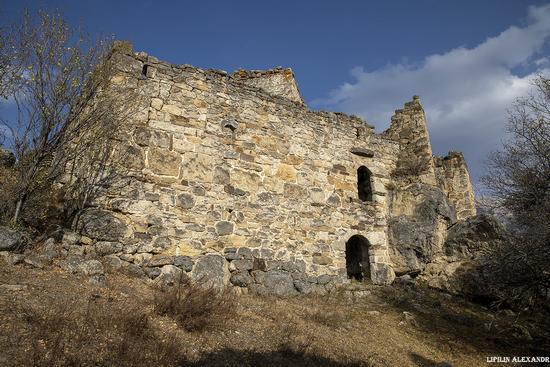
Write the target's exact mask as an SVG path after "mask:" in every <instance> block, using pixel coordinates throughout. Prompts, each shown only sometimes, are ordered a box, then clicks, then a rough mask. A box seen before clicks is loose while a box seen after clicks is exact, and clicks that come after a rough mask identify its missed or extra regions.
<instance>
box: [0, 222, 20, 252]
mask: <svg viewBox="0 0 550 367" xmlns="http://www.w3.org/2000/svg"><path fill="white" fill-rule="evenodd" d="M22 239H23V236H22V235H21V233H19V232H17V231H14V230H12V229H9V228H8V227H4V226H0V251H12V250H15V249H17V248H18V247H19V246H20V245H21V241H22Z"/></svg>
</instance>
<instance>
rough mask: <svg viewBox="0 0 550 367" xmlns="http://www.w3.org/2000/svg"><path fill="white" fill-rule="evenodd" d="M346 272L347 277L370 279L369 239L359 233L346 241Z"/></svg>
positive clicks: (361, 279)
mask: <svg viewBox="0 0 550 367" xmlns="http://www.w3.org/2000/svg"><path fill="white" fill-rule="evenodd" d="M346 273H347V275H348V278H349V279H355V280H358V281H363V280H369V279H370V261H369V241H368V240H367V239H366V238H365V237H363V236H361V235H355V236H352V237H351V238H350V239H349V240H348V242H346Z"/></svg>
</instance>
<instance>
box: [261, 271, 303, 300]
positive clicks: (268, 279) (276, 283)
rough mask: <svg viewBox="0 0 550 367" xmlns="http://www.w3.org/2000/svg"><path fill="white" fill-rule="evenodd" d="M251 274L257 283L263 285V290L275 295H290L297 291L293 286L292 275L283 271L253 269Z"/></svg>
mask: <svg viewBox="0 0 550 367" xmlns="http://www.w3.org/2000/svg"><path fill="white" fill-rule="evenodd" d="M252 276H253V277H254V281H255V282H256V283H257V284H259V285H261V286H263V287H265V291H266V292H267V293H268V294H272V295H275V296H291V295H295V294H297V293H298V292H297V291H296V288H294V280H293V279H292V276H291V275H290V274H289V273H287V272H285V271H279V270H273V271H261V270H255V271H253V272H252Z"/></svg>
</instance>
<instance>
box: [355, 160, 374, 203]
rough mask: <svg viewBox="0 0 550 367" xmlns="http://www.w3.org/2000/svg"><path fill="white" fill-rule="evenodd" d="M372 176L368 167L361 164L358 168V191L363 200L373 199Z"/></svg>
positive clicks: (360, 198)
mask: <svg viewBox="0 0 550 367" xmlns="http://www.w3.org/2000/svg"><path fill="white" fill-rule="evenodd" d="M371 176H372V173H371V172H370V171H369V169H368V168H367V167H365V166H361V167H359V169H357V193H358V195H359V200H361V201H372V184H371Z"/></svg>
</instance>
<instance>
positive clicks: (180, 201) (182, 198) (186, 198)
mask: <svg viewBox="0 0 550 367" xmlns="http://www.w3.org/2000/svg"><path fill="white" fill-rule="evenodd" d="M176 205H177V206H179V207H180V208H183V209H191V208H192V207H194V206H195V198H194V197H193V195H191V194H187V193H182V194H179V195H178V196H176Z"/></svg>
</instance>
